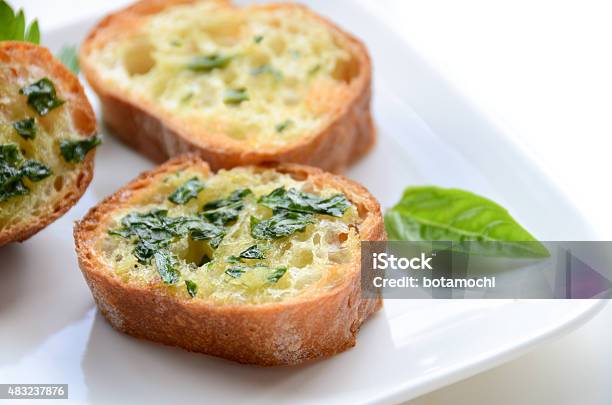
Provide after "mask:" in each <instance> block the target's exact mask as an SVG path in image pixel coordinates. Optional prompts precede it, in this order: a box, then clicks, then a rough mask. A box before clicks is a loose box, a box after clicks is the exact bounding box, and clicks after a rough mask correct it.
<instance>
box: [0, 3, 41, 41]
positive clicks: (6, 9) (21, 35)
mask: <svg viewBox="0 0 612 405" xmlns="http://www.w3.org/2000/svg"><path fill="white" fill-rule="evenodd" d="M0 41H28V42H32V43H35V44H39V43H40V32H39V29H38V22H37V21H36V20H34V21H33V22H31V23H30V25H29V26H27V27H26V21H25V15H24V13H23V10H19V12H18V13H17V14H15V12H14V11H13V9H12V8H11V6H9V5H8V4H7V3H6V2H5V1H4V0H0Z"/></svg>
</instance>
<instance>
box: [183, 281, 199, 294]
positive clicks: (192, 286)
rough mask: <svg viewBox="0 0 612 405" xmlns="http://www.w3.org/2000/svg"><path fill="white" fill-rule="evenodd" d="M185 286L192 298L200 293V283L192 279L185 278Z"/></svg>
mask: <svg viewBox="0 0 612 405" xmlns="http://www.w3.org/2000/svg"><path fill="white" fill-rule="evenodd" d="M185 286H186V287H187V293H189V296H190V297H191V298H195V296H196V295H198V285H197V284H196V283H194V282H193V281H191V280H185Z"/></svg>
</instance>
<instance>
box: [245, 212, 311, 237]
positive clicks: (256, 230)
mask: <svg viewBox="0 0 612 405" xmlns="http://www.w3.org/2000/svg"><path fill="white" fill-rule="evenodd" d="M312 223H314V216H313V215H312V214H306V213H301V212H292V211H280V212H277V213H275V214H274V215H272V217H270V218H268V219H264V220H259V219H257V218H255V217H251V236H253V238H255V239H260V240H269V239H280V238H283V237H285V236H289V235H291V234H293V233H295V232H303V231H304V230H305V229H306V227H307V226H308V225H309V224H312Z"/></svg>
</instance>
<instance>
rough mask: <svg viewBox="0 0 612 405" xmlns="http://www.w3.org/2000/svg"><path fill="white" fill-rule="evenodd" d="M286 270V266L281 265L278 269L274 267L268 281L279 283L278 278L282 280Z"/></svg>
mask: <svg viewBox="0 0 612 405" xmlns="http://www.w3.org/2000/svg"><path fill="white" fill-rule="evenodd" d="M286 272H287V268H286V267H279V268H278V269H274V270H272V272H271V273H270V274H269V275H268V281H269V282H270V283H273V284H275V283H278V280H280V279H281V277H283V276H284V275H285V273H286Z"/></svg>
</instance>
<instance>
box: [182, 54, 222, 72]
mask: <svg viewBox="0 0 612 405" xmlns="http://www.w3.org/2000/svg"><path fill="white" fill-rule="evenodd" d="M231 60H232V57H231V56H221V55H217V54H213V55H208V56H196V57H195V58H193V59H192V60H191V62H189V64H188V65H187V68H188V69H189V70H193V71H194V72H210V71H211V70H213V69H221V68H224V67H226V66H227V65H229V63H230V62H231Z"/></svg>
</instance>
